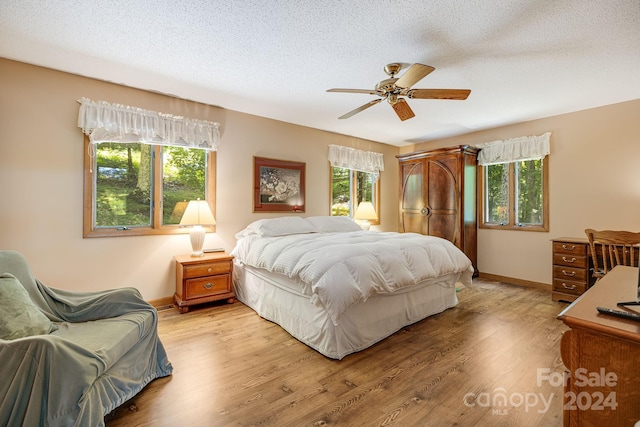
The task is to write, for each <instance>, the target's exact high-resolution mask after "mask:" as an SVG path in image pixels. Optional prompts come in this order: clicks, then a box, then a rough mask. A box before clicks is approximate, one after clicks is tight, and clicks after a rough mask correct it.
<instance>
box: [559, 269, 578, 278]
mask: <svg viewBox="0 0 640 427" xmlns="http://www.w3.org/2000/svg"><path fill="white" fill-rule="evenodd" d="M562 274H564V275H565V276H569V277H573V276H575V275H576V272H575V271H572V272H571V273H567V270H562Z"/></svg>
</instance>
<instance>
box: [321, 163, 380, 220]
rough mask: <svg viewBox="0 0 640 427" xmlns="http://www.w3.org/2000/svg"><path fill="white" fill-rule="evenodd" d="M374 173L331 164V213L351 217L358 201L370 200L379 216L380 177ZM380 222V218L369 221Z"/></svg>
mask: <svg viewBox="0 0 640 427" xmlns="http://www.w3.org/2000/svg"><path fill="white" fill-rule="evenodd" d="M375 178H376V174H374V173H370V172H361V171H357V170H353V169H347V168H341V167H337V166H331V215H332V216H349V217H351V218H353V214H354V213H355V210H356V208H357V207H358V204H360V202H371V203H373V206H374V207H375V209H376V213H377V214H378V218H379V217H380V178H378V179H375ZM371 224H380V220H379V219H378V221H371Z"/></svg>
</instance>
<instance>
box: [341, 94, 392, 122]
mask: <svg viewBox="0 0 640 427" xmlns="http://www.w3.org/2000/svg"><path fill="white" fill-rule="evenodd" d="M380 101H382V98H379V99H374V100H373V101H370V102H367V103H366V104H364V105H361V106H360V107H358V108H356V109H355V110H351V111H349V112H348V113H347V114H343V115H342V116H340V117H338V118H339V119H348V118H349V117H351V116H353V115H356V114H358V113H359V112H360V111H364V110H366V109H367V108H369V107H373V106H374V105H376V104H377V103H378V102H380Z"/></svg>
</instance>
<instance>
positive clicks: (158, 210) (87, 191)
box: [82, 135, 216, 238]
mask: <svg viewBox="0 0 640 427" xmlns="http://www.w3.org/2000/svg"><path fill="white" fill-rule="evenodd" d="M90 144H91V143H90V141H89V137H87V136H86V135H85V137H84V188H83V215H82V216H83V219H82V223H83V225H82V236H83V237H84V238H93V237H123V236H149V235H171V234H188V233H189V231H190V229H189V228H186V227H180V226H179V225H178V224H169V225H163V224H162V207H163V206H162V203H163V199H162V146H161V145H151V147H152V148H151V150H152V151H151V152H152V162H153V165H152V167H153V176H152V182H153V201H154V203H153V208H152V214H151V225H150V226H146V227H145V226H143V227H131V228H116V227H107V228H102V227H101V228H95V227H94V221H93V218H94V216H95V208H96V200H95V196H96V195H95V191H94V190H95V185H94V184H95V182H94V178H95V177H94V174H96V173H97V172H96V170H95V169H93V168H92V167H93V162H94V161H95V159H94V158H92V157H91V156H90V155H89V152H90V151H89V150H90ZM191 149H192V150H199V148H191ZM206 167H207V173H206V177H207V178H206V183H205V198H206V200H207V202H208V203H209V207H210V208H211V212H212V213H213V216H214V218H215V216H216V210H215V206H216V202H215V201H216V199H215V197H216V152H215V151H208V152H207V160H206ZM92 169H93V172H91V170H92ZM202 228H204V230H205V232H207V233H213V232H215V231H216V226H215V225H211V226H203V227H202Z"/></svg>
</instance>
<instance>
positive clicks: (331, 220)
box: [307, 216, 362, 233]
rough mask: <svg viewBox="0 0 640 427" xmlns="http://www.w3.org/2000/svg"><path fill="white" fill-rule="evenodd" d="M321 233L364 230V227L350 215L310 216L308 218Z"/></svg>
mask: <svg viewBox="0 0 640 427" xmlns="http://www.w3.org/2000/svg"><path fill="white" fill-rule="evenodd" d="M307 221H309V222H310V223H311V224H313V225H314V226H315V227H316V228H317V229H318V231H319V232H321V233H341V232H346V231H362V227H360V226H359V225H358V224H356V223H355V222H353V220H352V219H351V218H349V217H348V216H310V217H308V218H307Z"/></svg>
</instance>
